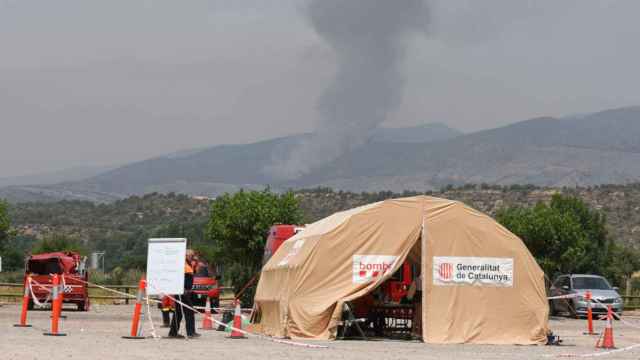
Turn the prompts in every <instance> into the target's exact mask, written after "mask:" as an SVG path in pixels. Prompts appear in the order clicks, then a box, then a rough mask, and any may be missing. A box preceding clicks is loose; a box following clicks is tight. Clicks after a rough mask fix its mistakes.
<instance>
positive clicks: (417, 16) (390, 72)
mask: <svg viewBox="0 0 640 360" xmlns="http://www.w3.org/2000/svg"><path fill="white" fill-rule="evenodd" d="M308 15H309V19H310V22H311V24H312V26H313V27H314V29H315V30H316V32H317V33H318V34H319V35H320V36H321V37H322V38H323V39H324V40H325V41H327V42H328V43H329V44H330V45H331V47H332V48H333V49H334V51H335V53H336V57H337V63H338V64H337V65H338V70H337V73H336V76H335V79H334V80H333V82H332V83H331V84H330V86H329V87H328V88H327V89H326V90H325V92H324V94H323V96H322V97H321V98H320V100H319V102H318V111H319V113H320V121H319V122H318V123H317V124H316V131H315V133H314V135H313V136H312V138H311V139H309V140H308V141H305V142H304V143H302V144H301V145H300V146H298V147H297V148H295V149H294V150H293V151H292V152H291V153H290V154H289V155H288V157H285V159H284V160H283V161H280V162H276V163H275V164H274V165H273V166H272V167H270V168H269V169H267V171H268V172H269V173H270V175H272V176H276V177H279V178H283V179H295V178H298V177H300V176H302V175H305V174H307V173H308V172H310V171H311V170H313V169H315V168H317V167H319V166H321V165H324V164H326V163H328V162H330V161H332V160H335V159H336V158H337V157H339V156H340V155H341V154H343V153H344V152H346V151H348V150H350V149H353V148H354V147H356V146H358V145H361V144H362V143H363V142H365V141H366V140H367V139H368V137H369V136H370V134H371V132H372V131H373V130H374V129H375V128H376V127H377V126H379V125H380V124H381V123H382V122H384V121H385V120H386V119H387V116H388V115H389V113H390V112H392V111H393V110H394V109H395V108H397V107H398V105H399V104H400V101H401V99H402V89H403V85H404V77H403V74H402V69H401V66H402V60H403V56H404V54H405V52H406V48H407V40H408V38H409V36H410V35H411V34H413V33H416V32H421V31H424V29H425V25H426V22H427V9H426V5H425V3H424V1H423V0H312V1H311V2H310V6H309V9H308Z"/></svg>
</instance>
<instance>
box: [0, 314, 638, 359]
mask: <svg viewBox="0 0 640 360" xmlns="http://www.w3.org/2000/svg"><path fill="white" fill-rule="evenodd" d="M132 309H133V307H132V306H125V305H120V306H104V305H103V306H94V308H93V309H92V311H91V312H89V313H81V312H75V311H69V312H66V313H65V314H66V315H67V319H66V320H63V323H62V330H63V332H66V333H67V334H68V336H66V337H58V338H54V337H47V336H43V335H42V332H43V331H45V330H47V329H48V326H49V321H50V320H49V312H48V311H33V312H30V313H29V321H28V322H29V323H30V324H32V325H33V326H34V327H33V328H28V329H21V328H14V327H13V324H14V323H15V322H16V321H17V320H18V315H19V310H20V309H19V306H17V305H13V304H12V305H4V306H2V307H0V359H3V360H10V359H11V360H12V359H16V360H18V359H20V360H28V359H38V360H40V359H46V360H58V359H101V360H102V359H104V360H107V359H109V360H111V359H154V360H161V359H171V360H173V359H180V358H185V354H189V355H187V356H186V358H190V359H212V358H217V359H260V360H265V359H327V360H338V359H345V360H356V359H366V360H372V359H376V360H377V359H394V360H402V359H437V360H446V359H532V358H540V359H543V358H545V356H547V355H558V354H567V353H570V354H585V353H592V352H595V349H594V348H593V345H594V344H595V341H596V339H595V338H594V337H588V336H584V335H582V332H583V331H584V329H585V327H586V325H585V321H584V320H573V319H564V318H554V319H553V320H552V321H551V324H550V325H551V328H552V329H553V330H554V331H555V332H556V333H557V334H559V335H560V336H561V337H562V338H563V339H564V344H565V346H562V347H554V346H489V345H426V344H423V343H418V342H407V341H369V342H364V341H334V342H311V343H314V344H325V345H328V346H329V348H328V349H306V348H298V347H293V346H289V345H282V344H275V343H271V342H268V341H265V340H261V339H257V338H251V339H247V340H231V339H227V338H225V336H226V334H225V333H222V332H217V331H208V332H207V331H202V332H201V333H202V337H201V338H199V339H196V340H169V339H159V340H154V339H145V340H125V339H121V338H120V337H121V336H122V335H126V334H127V332H128V331H129V326H130V323H129V322H130V317H131V312H132ZM152 311H153V320H154V322H155V325H156V326H158V325H160V323H161V321H160V314H159V313H158V311H157V310H156V309H152ZM626 319H627V321H629V322H632V324H631V325H629V324H624V323H621V322H619V321H616V322H615V324H614V326H615V330H614V333H615V341H616V345H617V346H618V347H625V346H629V345H633V344H640V329H635V328H634V327H632V325H635V324H637V325H638V327H640V318H638V317H632V316H628V317H627V318H626ZM200 320H201V318H200V317H198V321H200ZM596 326H597V329H600V328H601V327H602V326H604V325H603V322H598V324H597V325H596ZM144 328H145V334H146V335H149V334H150V331H149V329H150V325H149V322H148V321H147V322H146V323H145V326H144ZM156 331H157V334H158V335H162V336H164V335H166V333H167V329H159V328H156ZM639 357H640V347H638V348H635V349H633V350H630V351H626V352H622V353H617V354H612V355H608V356H606V357H604V358H605V359H638V358H639Z"/></svg>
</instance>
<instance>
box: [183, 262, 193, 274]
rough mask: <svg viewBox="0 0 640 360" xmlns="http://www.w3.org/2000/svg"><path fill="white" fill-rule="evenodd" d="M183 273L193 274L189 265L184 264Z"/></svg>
mask: <svg viewBox="0 0 640 360" xmlns="http://www.w3.org/2000/svg"><path fill="white" fill-rule="evenodd" d="M184 273H185V274H193V268H192V267H191V265H189V264H187V263H185V264H184Z"/></svg>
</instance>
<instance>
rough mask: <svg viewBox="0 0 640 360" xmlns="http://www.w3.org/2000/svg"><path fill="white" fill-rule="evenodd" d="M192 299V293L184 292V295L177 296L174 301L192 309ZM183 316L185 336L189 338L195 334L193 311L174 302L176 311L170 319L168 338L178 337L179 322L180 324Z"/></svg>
mask: <svg viewBox="0 0 640 360" xmlns="http://www.w3.org/2000/svg"><path fill="white" fill-rule="evenodd" d="M192 297H193V293H192V292H190V291H189V292H187V291H185V293H184V295H177V296H176V299H177V300H178V301H180V302H183V303H184V304H185V305H188V306H190V307H193V301H192ZM183 314H184V322H185V327H186V329H187V336H191V335H193V334H195V333H196V321H195V317H194V314H193V310H191V309H189V308H187V307H185V306H183V305H182V304H180V303H178V302H176V310H175V311H174V313H173V318H172V319H171V329H169V336H176V335H178V331H179V330H180V322H182V315H183Z"/></svg>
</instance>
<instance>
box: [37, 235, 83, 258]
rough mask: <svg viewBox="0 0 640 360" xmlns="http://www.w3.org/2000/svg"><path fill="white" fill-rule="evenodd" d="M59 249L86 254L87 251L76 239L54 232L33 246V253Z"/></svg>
mask: <svg viewBox="0 0 640 360" xmlns="http://www.w3.org/2000/svg"><path fill="white" fill-rule="evenodd" d="M57 251H75V252H78V253H80V254H83V255H86V253H87V251H86V249H85V248H84V246H82V244H80V242H79V241H77V240H76V239H73V238H70V237H68V236H65V235H61V234H52V235H49V236H47V237H45V238H44V239H42V240H41V241H40V242H39V243H37V244H36V246H35V247H34V248H33V251H32V253H33V254H42V253H51V252H57Z"/></svg>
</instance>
